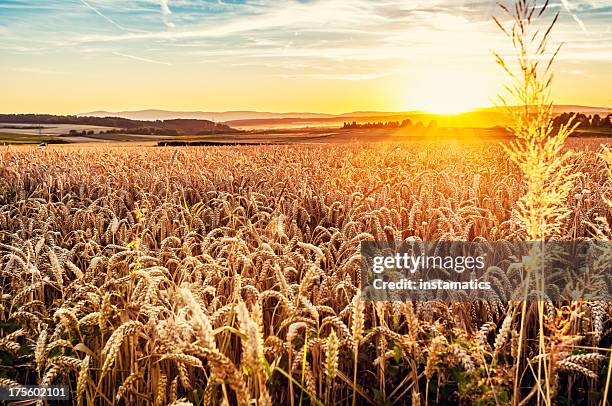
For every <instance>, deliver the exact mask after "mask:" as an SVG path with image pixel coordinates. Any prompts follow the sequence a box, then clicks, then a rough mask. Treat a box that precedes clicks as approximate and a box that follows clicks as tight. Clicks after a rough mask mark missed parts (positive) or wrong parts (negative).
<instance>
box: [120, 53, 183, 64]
mask: <svg viewBox="0 0 612 406" xmlns="http://www.w3.org/2000/svg"><path fill="white" fill-rule="evenodd" d="M112 54H113V55H116V56H121V57H123V58H128V59H132V60H135V61H140V62H148V63H154V64H157V65H168V66H170V65H172V64H171V63H170V62H163V61H156V60H154V59H149V58H143V57H141V56H135V55H129V54H124V53H122V52H112Z"/></svg>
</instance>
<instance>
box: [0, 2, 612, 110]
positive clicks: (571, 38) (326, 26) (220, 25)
mask: <svg viewBox="0 0 612 406" xmlns="http://www.w3.org/2000/svg"><path fill="white" fill-rule="evenodd" d="M502 2H504V3H506V4H508V1H502ZM549 11H550V12H551V13H554V12H557V11H559V12H560V17H559V21H558V24H557V26H556V27H555V30H554V31H553V34H552V42H551V44H552V45H555V44H556V43H559V42H561V41H563V42H565V44H564V47H563V49H562V51H561V53H560V55H559V58H558V61H557V63H556V65H555V82H554V84H553V93H552V97H553V99H554V101H555V103H557V104H580V105H591V106H603V107H609V106H612V80H611V79H612V75H611V74H610V72H612V31H611V27H612V0H551V1H550V5H549ZM492 15H497V16H499V17H501V18H502V20H503V14H502V13H501V12H500V10H499V8H498V7H497V6H496V5H495V2H494V1H488V0H253V1H247V0H210V1H208V0H34V1H22V0H0V78H1V79H0V93H1V94H2V97H0V112H3V113H20V112H21V113H25V112H34V113H54V114H76V113H83V112H87V111H93V110H108V111H122V110H140V109H148V108H157V109H167V110H181V111H198V110H199V111H227V110H258V111H274V112H295V111H310V112H324V113H342V112H349V111H365V110H368V111H409V110H426V111H432V112H440V113H451V112H459V111H464V110H469V109H472V108H476V107H485V106H490V105H492V103H494V102H495V100H496V96H497V95H498V94H500V93H502V92H503V91H502V83H503V82H504V77H503V75H502V72H501V70H500V69H499V68H498V67H497V66H496V65H495V62H494V59H493V57H492V55H491V50H496V51H499V52H502V53H506V52H507V51H508V48H507V46H508V39H507V38H505V37H504V36H503V35H502V33H501V32H500V30H499V29H498V28H497V27H496V26H495V24H494V22H493V21H492V19H491V16H492ZM552 45H551V47H552Z"/></svg>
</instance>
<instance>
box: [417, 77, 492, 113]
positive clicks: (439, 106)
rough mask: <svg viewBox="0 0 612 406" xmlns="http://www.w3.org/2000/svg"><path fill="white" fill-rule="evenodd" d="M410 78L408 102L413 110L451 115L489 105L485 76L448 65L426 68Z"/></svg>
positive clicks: (488, 87) (489, 96) (487, 85)
mask: <svg viewBox="0 0 612 406" xmlns="http://www.w3.org/2000/svg"><path fill="white" fill-rule="evenodd" d="M412 79H413V80H411V84H410V85H409V88H408V96H407V98H408V105H410V106H411V107H412V108H414V109H417V110H423V111H426V112H428V113H433V114H445V115H451V114H458V113H463V112H467V111H471V110H474V109H477V108H479V107H485V106H489V105H490V104H491V103H490V99H491V95H490V91H489V90H490V86H489V84H488V83H489V81H488V80H487V77H486V75H482V74H481V75H479V74H477V73H475V72H470V71H466V70H455V69H453V68H452V67H449V68H448V69H431V70H427V71H425V72H423V73H422V74H421V75H419V77H416V78H412Z"/></svg>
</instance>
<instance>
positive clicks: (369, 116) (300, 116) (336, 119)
mask: <svg viewBox="0 0 612 406" xmlns="http://www.w3.org/2000/svg"><path fill="white" fill-rule="evenodd" d="M567 112H578V113H583V114H589V115H592V114H599V115H603V116H605V115H607V114H609V113H610V112H612V109H610V108H608V107H594V106H580V105H558V106H555V107H554V113H555V114H562V113H567ZM79 116H81V115H79ZM82 116H90V117H122V118H129V119H132V120H168V119H200V120H210V121H214V122H223V123H224V124H226V125H229V126H231V127H240V128H243V129H244V128H265V127H284V126H287V127H294V126H321V125H322V126H330V125H336V124H338V125H342V124H343V123H344V122H347V121H348V122H353V121H355V122H358V123H364V122H371V121H402V120H405V119H410V120H412V121H423V122H424V123H427V122H429V121H433V120H436V121H437V122H438V124H439V125H442V126H448V127H454V126H456V127H493V126H496V125H500V124H503V122H504V115H503V111H502V109H500V108H498V107H490V108H482V109H477V110H474V111H470V112H466V113H461V114H455V115H437V114H432V113H427V112H423V111H405V112H393V111H354V112H349V113H342V114H327V113H310V112H292V113H272V112H259V111H250V110H245V111H224V112H206V111H190V112H185V111H168V110H139V111H121V112H108V111H93V112H89V113H84V114H83V115H82Z"/></svg>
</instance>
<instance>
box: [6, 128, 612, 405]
mask: <svg viewBox="0 0 612 406" xmlns="http://www.w3.org/2000/svg"><path fill="white" fill-rule="evenodd" d="M605 142H606V140H605V139H595V138H590V139H588V140H576V139H573V140H570V141H568V146H569V148H568V150H570V151H572V152H573V156H571V157H570V158H569V164H571V167H572V172H573V173H574V174H576V176H575V177H574V178H572V183H571V190H570V191H569V193H568V194H567V195H568V198H567V199H566V201H564V202H563V205H564V207H565V208H568V210H569V214H568V215H567V217H565V218H564V219H563V221H562V223H561V224H560V227H559V228H558V230H557V231H556V232H555V238H557V239H580V238H598V239H606V238H608V239H609V238H610V237H611V236H612V233H611V232H610V229H609V228H608V227H607V224H609V222H610V221H612V211H611V209H610V206H609V205H608V201H607V198H608V199H609V198H610V197H611V194H612V179H610V166H609V165H610V164H611V163H612V162H610V156H609V155H607V154H606V153H605V152H604V151H603V150H602V148H601V144H602V143H605ZM441 151H443V153H441ZM526 192H527V190H526V182H525V179H524V177H523V174H522V173H521V171H520V170H519V168H518V167H517V166H516V165H515V164H514V162H512V161H511V160H510V159H509V158H508V157H507V156H506V154H505V151H504V150H503V149H502V147H501V146H500V144H499V142H496V141H479V140H465V141H459V140H440V141H423V140H421V141H414V142H403V143H377V144H374V143H372V144H368V143H363V144H361V143H353V144H341V143H334V144H317V145H298V144H295V145H282V146H239V147H232V146H225V147H185V148H167V147H165V148H156V147H138V148H133V147H122V148H113V147H110V146H93V145H92V146H85V147H83V146H50V147H48V148H45V149H39V148H36V147H29V146H7V147H0V280H1V281H2V283H1V284H0V297H1V301H0V360H1V362H0V382H2V383H3V384H11V383H12V382H19V383H22V384H24V383H29V384H43V383H46V384H51V383H53V384H66V385H69V387H70V391H71V396H72V399H73V400H74V402H75V403H76V402H78V403H79V404H156V405H165V404H169V403H172V402H174V404H189V403H188V402H191V403H193V404H196V405H200V404H241V405H246V404H258V405H269V404H293V405H299V404H302V405H306V404H351V403H353V404H379V405H391V404H410V403H411V404H417V405H418V404H472V403H479V404H508V403H510V402H516V403H518V402H519V401H521V400H524V401H525V402H526V403H528V402H530V399H531V401H533V400H534V399H535V398H536V397H538V394H537V392H538V391H543V392H544V391H548V392H549V395H550V396H551V397H552V398H554V399H557V401H558V402H559V404H574V403H576V404H588V403H591V404H602V401H603V400H604V399H605V397H606V396H609V392H608V388H609V384H610V344H611V334H610V333H611V331H610V328H611V327H612V325H611V323H610V316H611V315H612V306H610V303H609V302H604V301H591V302H588V301H571V302H564V303H553V302H547V303H546V311H545V312H539V310H538V307H539V305H538V303H535V302H534V303H528V304H527V305H524V306H521V305H520V304H518V303H515V302H507V301H502V300H494V299H492V300H489V301H473V302H463V303H444V302H438V301H428V302H419V301H414V302H413V301H404V302H374V301H366V300H363V299H361V286H360V284H361V267H360V266H361V265H360V251H359V246H360V242H361V241H366V240H383V241H387V240H390V241H392V240H395V241H399V240H410V239H412V240H415V239H416V240H425V241H428V240H429V241H433V240H462V241H484V240H487V241H498V240H524V239H526V238H527V230H526V229H525V226H524V224H523V223H522V222H521V221H520V219H519V216H518V215H517V201H519V200H520V199H521V197H522V196H523V195H525V193H526ZM539 316H541V317H542V318H543V319H542V323H541V327H540V328H538V320H537V319H538V317H539ZM542 326H543V327H542ZM519 331H520V334H519ZM542 334H543V335H542ZM538 343H540V344H541V345H538ZM539 361H541V362H544V363H545V364H546V369H545V370H546V374H547V376H546V379H544V378H540V375H538V371H537V368H538V362H539Z"/></svg>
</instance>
